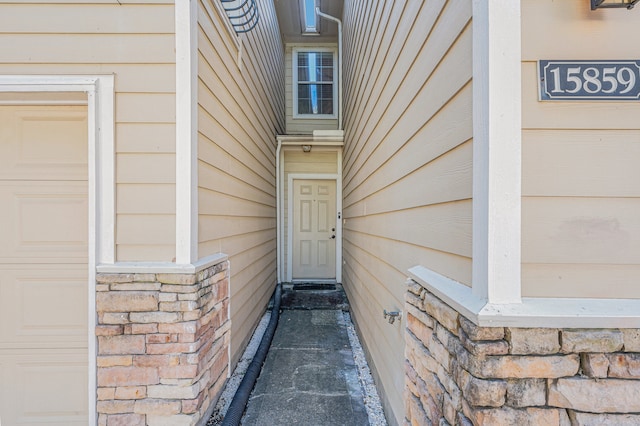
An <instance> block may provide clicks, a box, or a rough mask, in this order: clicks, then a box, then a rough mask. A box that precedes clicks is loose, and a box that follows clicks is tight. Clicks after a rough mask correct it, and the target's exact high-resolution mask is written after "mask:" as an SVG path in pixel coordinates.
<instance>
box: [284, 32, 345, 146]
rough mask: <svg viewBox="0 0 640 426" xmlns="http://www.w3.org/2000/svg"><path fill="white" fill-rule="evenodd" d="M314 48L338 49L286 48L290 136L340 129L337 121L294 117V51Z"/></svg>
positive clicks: (297, 45) (287, 132)
mask: <svg viewBox="0 0 640 426" xmlns="http://www.w3.org/2000/svg"><path fill="white" fill-rule="evenodd" d="M312 47H321V48H333V49H337V48H338V47H337V45H336V44H314V45H308V44H287V45H286V47H285V78H286V84H285V93H286V105H287V108H286V113H287V116H286V134H288V135H308V134H311V133H312V132H313V131H314V130H336V129H337V128H338V120H337V119H322V118H295V117H294V116H293V90H294V86H293V62H292V61H293V50H294V49H296V48H300V49H307V48H312ZM336 105H337V103H336ZM336 113H337V111H336Z"/></svg>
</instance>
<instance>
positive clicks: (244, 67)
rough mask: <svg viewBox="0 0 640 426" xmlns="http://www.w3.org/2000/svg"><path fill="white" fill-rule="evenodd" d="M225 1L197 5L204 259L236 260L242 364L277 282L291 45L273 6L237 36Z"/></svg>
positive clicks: (235, 342)
mask: <svg viewBox="0 0 640 426" xmlns="http://www.w3.org/2000/svg"><path fill="white" fill-rule="evenodd" d="M218 6H219V5H216V4H214V3H213V2H211V1H209V0H201V1H200V2H199V9H198V130H199V134H198V184H199V189H198V199H199V201H198V203H199V255H200V257H205V256H208V255H211V254H213V253H218V252H224V253H226V254H228V255H229V257H230V261H231V271H232V274H231V317H232V318H233V324H232V336H233V338H232V339H231V344H232V348H231V350H232V361H233V362H236V361H237V360H238V358H239V356H240V354H241V351H242V349H243V348H244V347H245V345H246V343H247V341H248V339H249V337H251V333H252V332H253V329H254V328H255V325H256V324H257V322H258V320H259V319H260V316H261V315H262V313H263V312H264V309H265V307H266V305H267V302H268V300H269V297H270V296H271V293H272V291H273V288H274V287H273V286H274V284H275V281H276V232H275V230H276V217H275V216H276V209H275V206H276V199H275V143H276V135H277V134H282V133H283V131H284V51H283V47H282V44H281V41H280V35H279V30H278V26H277V20H276V17H275V10H274V9H273V5H272V4H271V2H269V1H266V0H264V1H259V2H258V7H259V9H260V23H259V24H258V26H257V27H256V28H255V29H254V30H253V31H251V32H249V33H247V34H245V35H242V36H239V37H236V35H235V34H233V33H232V32H231V31H230V30H229V28H228V26H227V25H226V23H225V20H226V19H227V18H226V16H224V15H223V14H222V13H220V12H221V11H220V9H218ZM273 23H276V25H275V26H273Z"/></svg>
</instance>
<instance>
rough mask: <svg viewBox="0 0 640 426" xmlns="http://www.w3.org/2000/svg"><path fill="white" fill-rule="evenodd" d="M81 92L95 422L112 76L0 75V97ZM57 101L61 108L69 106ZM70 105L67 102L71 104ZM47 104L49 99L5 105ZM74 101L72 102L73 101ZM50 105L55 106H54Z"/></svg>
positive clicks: (108, 225) (109, 214) (108, 243)
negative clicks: (85, 147)
mask: <svg viewBox="0 0 640 426" xmlns="http://www.w3.org/2000/svg"><path fill="white" fill-rule="evenodd" d="M1 92H18V93H29V92H31V93H33V92H36V93H45V92H82V93H85V94H86V96H87V97H86V102H83V104H86V105H87V123H88V126H87V127H88V129H87V130H88V135H87V141H88V145H89V147H88V148H89V150H88V207H89V211H88V212H87V214H88V219H89V221H88V222H89V229H88V232H89V234H88V259H87V263H88V283H87V286H88V287H87V288H88V291H87V292H88V295H89V300H88V309H87V329H88V330H87V332H88V336H87V339H88V340H87V344H88V357H89V359H88V370H89V371H88V389H87V391H88V405H89V406H88V411H87V416H88V421H89V424H97V410H96V404H97V377H96V376H97V338H96V265H97V264H105V263H106V264H112V263H114V260H115V185H114V182H115V150H114V127H115V114H114V105H115V104H114V98H115V95H114V93H115V92H114V76H113V75H0V93H1ZM65 102H66V101H62V102H58V103H60V104H61V105H65V104H69V102H66V103H65ZM72 102H73V101H72ZM2 103H3V104H11V105H21V104H22V105H34V104H43V105H44V104H46V105H51V104H52V102H51V101H45V100H42V101H37V100H36V101H33V100H30V101H19V100H18V101H7V102H4V101H3V102H2ZM76 103H77V102H76ZM54 104H55V102H54Z"/></svg>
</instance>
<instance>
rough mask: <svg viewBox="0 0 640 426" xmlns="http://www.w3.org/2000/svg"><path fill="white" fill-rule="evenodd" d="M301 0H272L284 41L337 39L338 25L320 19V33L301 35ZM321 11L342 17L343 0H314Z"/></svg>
mask: <svg viewBox="0 0 640 426" xmlns="http://www.w3.org/2000/svg"><path fill="white" fill-rule="evenodd" d="M300 1H301V0H274V4H275V6H276V14H277V15H278V24H279V25H280V31H281V33H282V41H283V42H284V43H327V42H333V43H335V42H337V41H338V25H337V24H336V23H334V22H330V21H328V20H326V19H320V28H319V32H320V35H304V36H303V35H302V6H301V4H300ZM316 4H317V5H318V7H320V10H321V11H322V12H323V13H326V14H329V15H331V16H335V17H336V18H338V19H342V8H343V0H316Z"/></svg>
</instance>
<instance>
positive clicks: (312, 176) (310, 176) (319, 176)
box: [285, 173, 342, 283]
mask: <svg viewBox="0 0 640 426" xmlns="http://www.w3.org/2000/svg"><path fill="white" fill-rule="evenodd" d="M295 179H305V180H335V181H336V282H338V283H341V282H342V176H340V174H338V173H289V175H288V179H287V184H288V185H287V212H288V213H287V218H288V220H287V275H286V277H285V278H286V281H287V282H291V280H292V276H293V250H291V246H292V245H293V220H291V218H293V181H294V180H295Z"/></svg>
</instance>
